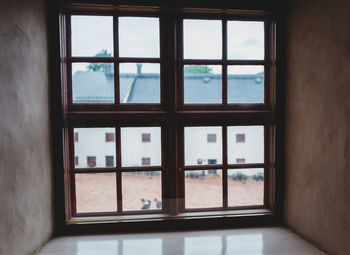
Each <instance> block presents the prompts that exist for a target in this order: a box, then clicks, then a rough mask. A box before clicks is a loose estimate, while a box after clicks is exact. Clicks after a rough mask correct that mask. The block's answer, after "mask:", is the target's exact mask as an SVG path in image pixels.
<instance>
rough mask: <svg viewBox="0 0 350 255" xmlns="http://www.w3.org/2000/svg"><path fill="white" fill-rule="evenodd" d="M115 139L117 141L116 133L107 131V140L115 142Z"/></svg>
mask: <svg viewBox="0 0 350 255" xmlns="http://www.w3.org/2000/svg"><path fill="white" fill-rule="evenodd" d="M114 141H115V137H114V133H106V142H114Z"/></svg>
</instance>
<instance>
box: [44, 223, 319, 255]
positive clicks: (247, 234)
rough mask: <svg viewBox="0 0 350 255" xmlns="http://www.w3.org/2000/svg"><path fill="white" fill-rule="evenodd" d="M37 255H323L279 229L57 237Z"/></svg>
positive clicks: (283, 229) (285, 230)
mask: <svg viewBox="0 0 350 255" xmlns="http://www.w3.org/2000/svg"><path fill="white" fill-rule="evenodd" d="M39 254H40V255H49V254H51V255H54V254H55V255H58V254H60V255H63V254H64V255H73V254H74V255H95V254H97V255H112V254H113V255H161V254H162V255H183V254H184V255H194V254H196V255H197V254H198V255H207V254H208V255H209V254H210V255H219V254H220V255H225V254H226V255H229V254H235V255H247V254H249V255H253V254H254V255H266V254H269V255H270V254H271V255H297V254H298V255H316V254H324V253H323V252H321V251H320V250H318V249H317V248H315V247H314V246H312V245H311V244H309V243H307V242H306V241H304V240H303V239H301V238H300V237H299V236H297V235H295V234H294V233H292V232H290V231H289V230H287V229H285V228H282V227H273V228H250V229H232V230H215V231H191V232H168V233H152V234H123V235H88V236H70V237H58V238H54V239H53V240H51V241H50V242H49V243H48V244H46V245H45V247H44V248H43V249H42V250H41V252H40V253H39Z"/></svg>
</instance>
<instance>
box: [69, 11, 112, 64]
mask: <svg viewBox="0 0 350 255" xmlns="http://www.w3.org/2000/svg"><path fill="white" fill-rule="evenodd" d="M71 21H72V56H79V57H84V56H85V57H92V56H96V55H97V54H100V57H102V56H101V54H102V55H103V56H112V55H113V17H109V16H80V15H79V16H72V19H71ZM103 53H105V54H103Z"/></svg>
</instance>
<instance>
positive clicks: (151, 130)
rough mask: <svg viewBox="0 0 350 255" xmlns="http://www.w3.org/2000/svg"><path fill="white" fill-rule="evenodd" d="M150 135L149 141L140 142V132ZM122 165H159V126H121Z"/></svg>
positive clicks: (160, 161)
mask: <svg viewBox="0 0 350 255" xmlns="http://www.w3.org/2000/svg"><path fill="white" fill-rule="evenodd" d="M144 133H148V134H150V135H151V141H150V142H147V143H144V142H142V134H144ZM121 147H122V166H123V167H128V166H129V167H130V166H160V165H161V164H162V160H161V156H162V153H161V128H160V127H128V128H121Z"/></svg>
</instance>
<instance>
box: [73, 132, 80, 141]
mask: <svg viewBox="0 0 350 255" xmlns="http://www.w3.org/2000/svg"><path fill="white" fill-rule="evenodd" d="M74 141H75V142H79V134H78V133H74Z"/></svg>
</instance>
